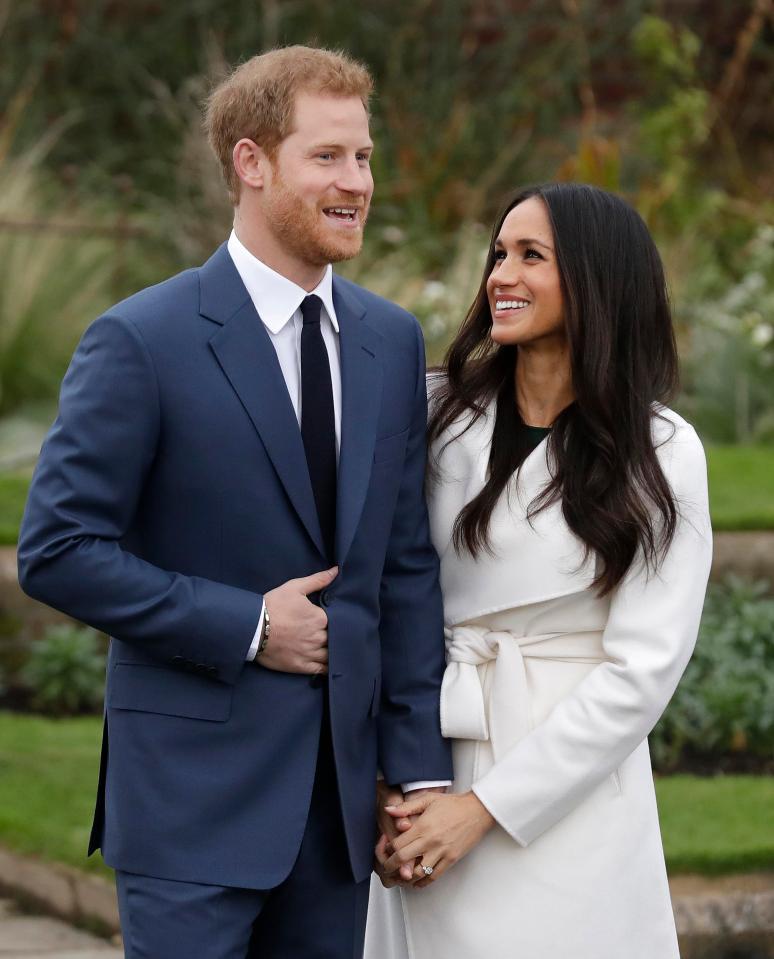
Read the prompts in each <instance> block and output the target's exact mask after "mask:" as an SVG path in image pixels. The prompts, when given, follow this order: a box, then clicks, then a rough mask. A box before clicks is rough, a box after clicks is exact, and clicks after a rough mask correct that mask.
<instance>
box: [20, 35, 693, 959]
mask: <svg viewBox="0 0 774 959" xmlns="http://www.w3.org/2000/svg"><path fill="white" fill-rule="evenodd" d="M370 92H371V80H370V77H369V75H368V73H367V71H366V70H365V69H364V68H363V67H362V66H361V65H359V64H357V63H355V62H354V61H352V60H350V59H349V58H347V57H345V56H342V55H340V54H337V53H332V52H329V51H325V50H319V49H310V48H304V47H289V48H286V49H281V50H275V51H271V52H269V53H267V54H264V55H262V56H259V57H255V58H253V59H251V60H249V61H247V62H246V63H244V64H242V65H241V66H240V67H239V68H238V69H237V70H236V71H234V73H232V74H231V76H230V77H228V78H227V79H226V80H225V81H224V82H223V83H221V84H220V85H219V86H218V87H217V88H216V89H215V91H214V92H213V94H212V95H211V97H210V99H209V102H208V106H207V117H206V124H207V130H208V134H209V139H210V142H211V144H212V146H213V148H214V150H215V153H216V155H217V157H218V159H219V161H220V163H221V166H222V168H223V173H224V176H225V180H226V183H227V186H228V189H229V192H230V195H231V198H232V201H233V203H234V229H233V232H232V234H231V236H230V238H229V239H228V242H227V243H225V244H224V245H223V246H222V247H221V248H220V249H219V250H218V251H216V253H215V254H214V255H213V257H212V258H211V259H210V260H209V261H208V262H207V263H206V264H205V265H204V266H203V267H201V268H200V269H193V270H188V271H186V272H184V273H182V274H180V275H179V276H177V277H174V278H172V279H170V280H168V281H166V282H164V283H161V284H160V285H158V286H156V287H153V288H151V289H148V290H145V291H143V292H141V293H138V294H137V295H135V296H133V297H130V298H129V299H128V300H126V301H124V302H123V303H120V304H118V305H117V306H115V307H113V308H112V309H110V310H109V311H108V312H107V313H105V314H104V315H103V316H102V317H100V318H99V319H98V320H97V321H96V322H95V323H94V324H93V325H92V326H91V327H90V328H89V329H88V330H87V331H86V333H85V334H84V337H83V339H82V341H81V343H80V345H79V347H78V349H77V351H76V353H75V356H74V358H73V361H72V364H71V366H70V369H69V371H68V373H67V376H66V377H65V380H64V383H63V385H62V392H61V400H60V408H59V415H58V418H57V420H56V423H55V424H54V426H53V428H52V430H51V432H50V434H49V436H48V438H47V440H46V442H45V444H44V447H43V450H42V452H41V457H40V461H39V464H38V467H37V470H36V473H35V477H34V480H33V484H32V488H31V491H30V497H29V502H28V505H27V509H26V513H25V518H24V522H23V528H22V534H21V538H20V543H19V567H20V580H21V582H22V585H23V586H24V588H25V590H27V591H28V592H29V593H30V594H31V595H32V596H34V597H36V598H38V599H41V600H42V601H44V602H46V603H49V604H51V605H52V606H55V607H57V608H59V609H62V610H64V611H66V612H67V613H69V614H70V615H72V616H74V617H76V618H78V619H80V620H83V621H85V622H88V623H90V624H92V625H93V626H95V627H96V628H98V629H101V630H104V631H105V632H107V633H109V634H110V635H111V636H112V640H111V644H110V655H109V663H108V679H107V689H106V709H105V726H104V739H103V752H102V762H101V770H100V785H99V793H98V803H97V809H96V815H95V819H94V826H93V832H92V839H91V846H90V848H91V849H92V850H93V849H95V848H97V847H101V849H102V852H103V855H104V857H105V860H106V861H107V862H108V864H110V865H111V866H113V867H114V868H115V870H116V882H117V888H118V896H119V907H120V912H121V922H122V928H123V935H124V945H125V950H126V955H127V957H129V959H140V957H142V959H146V957H150V959H182V957H185V959H245V957H247V956H255V957H261V959H295V957H298V959H339V957H342V959H344V957H346V959H350V957H359V956H361V955H362V953H363V942H364V936H365V932H366V910H367V907H368V900H369V887H370V885H371V881H370V876H371V871H372V864H373V855H374V842H375V839H377V838H378V842H377V844H376V869H377V872H378V874H379V876H380V877H381V879H382V882H383V883H384V885H385V886H387V887H390V888H388V889H383V888H382V886H381V885H378V884H374V886H373V888H372V889H371V915H370V919H369V927H368V937H367V943H366V955H367V957H368V959H397V957H406V956H412V957H422V959H431V957H443V959H457V957H459V959H463V957H464V959H475V957H478V956H486V957H487V959H500V957H502V959H506V957H508V959H510V957H517V959H536V957H541V959H542V957H555V959H562V957H567V959H591V957H594V959H613V957H615V959H618V957H620V956H621V955H627V956H629V957H633V959H637V957H641V959H646V957H647V959H652V957H654V956H658V957H659V959H666V957H670V956H677V944H676V939H675V933H674V925H673V921H672V917H671V910H670V905H669V894H668V888H667V883H666V876H665V871H664V863H663V855H662V852H661V845H660V838H659V831H658V821H657V814H656V808H655V801H654V795H653V786H652V780H651V775H650V766H649V761H648V752H647V744H646V736H647V734H648V732H649V730H650V729H651V727H652V726H653V724H654V723H655V722H656V720H657V719H658V716H659V714H660V713H661V711H662V710H663V708H664V706H665V705H666V703H667V701H668V699H669V697H670V695H671V693H672V692H673V690H674V688H675V685H676V683H677V681H678V679H679V677H680V674H681V672H682V670H683V668H684V666H685V664H686V661H687V659H688V657H689V655H690V652H691V648H692V646H693V643H694V641H695V637H696V632H697V626H698V621H699V615H700V611H701V606H702V600H703V595H704V588H705V583H706V579H707V574H708V567H709V560H710V533H709V521H708V516H707V500H706V478H705V467H704V460H703V454H702V449H701V446H700V444H699V442H698V440H697V438H696V436H695V434H694V432H693V430H692V429H691V427H690V426H688V425H687V424H686V423H685V422H684V421H683V420H682V419H680V417H678V416H677V415H676V414H674V413H673V412H671V411H670V410H668V409H666V408H665V407H663V406H661V405H660V402H661V400H662V399H664V398H665V397H666V396H667V395H668V394H669V392H670V390H671V389H672V388H673V386H674V381H675V376H676V356H675V345H674V338H673V333H672V326H671V320H670V316H669V310H668V306H667V301H666V296H665V292H664V279H663V275H662V269H661V264H660V261H659V258H658V254H657V253H656V251H655V248H654V247H653V244H652V241H651V239H650V237H649V235H648V233H647V231H646V228H645V226H644V225H643V223H642V221H641V220H640V219H639V217H638V216H637V215H636V214H635V213H634V212H633V211H632V210H631V209H630V208H629V207H628V206H627V205H626V204H624V203H623V202H622V201H620V200H618V199H616V198H615V197H613V196H610V195H609V194H606V193H603V192H601V191H599V190H595V189H593V188H590V187H584V186H578V185H573V184H564V185H554V186H547V187H543V188H540V189H536V190H530V191H526V192H524V193H521V194H520V195H518V196H516V197H515V198H514V199H513V200H512V201H511V202H509V203H508V204H507V206H506V208H505V209H504V211H503V213H502V215H501V216H500V217H499V218H498V220H497V223H496V225H495V230H494V237H493V243H492V246H491V248H490V251H489V257H488V261H487V265H486V270H485V274H484V277H483V279H482V284H481V288H480V290H479V292H478V295H477V297H476V300H475V302H474V304H473V306H472V307H471V309H470V311H469V313H468V315H467V318H466V319H465V321H464V323H463V324H462V327H461V329H460V332H459V333H458V334H457V336H456V338H455V340H454V342H453V344H452V346H451V349H450V351H449V354H448V358H447V361H446V363H445V366H444V370H443V374H442V375H439V376H438V377H432V378H431V380H430V392H431V408H430V425H429V438H430V451H431V454H430V458H429V463H428V472H427V477H428V492H429V505H430V510H429V517H428V512H427V509H426V506H425V497H424V489H425V472H426V456H425V437H426V432H427V398H426V385H425V369H424V350H423V343H422V337H421V333H420V330H419V327H418V325H417V323H416V321H415V320H414V319H413V318H412V317H411V316H410V315H409V314H407V313H405V312H404V311H403V310H401V309H399V308H398V307H397V306H394V305H393V304H391V303H388V302H386V301H384V300H382V299H380V298H379V297H377V296H375V295H373V294H371V293H369V292H367V291H366V290H364V289H362V288H360V287H357V286H355V285H354V284H352V283H349V282H347V281H345V280H342V279H341V278H339V277H336V276H334V275H332V271H331V267H330V264H331V263H332V262H337V261H341V260H345V259H348V258H350V257H353V256H355V255H356V254H357V253H358V251H359V249H360V246H361V242H362V236H363V227H364V224H365V220H366V217H367V214H368V208H369V203H370V200H371V194H372V191H373V179H372V175H371V171H370V154H371V150H372V142H371V139H370V136H369V129H368V100H369V95H370ZM439 555H440V567H439V562H438V556H439ZM444 626H445V629H444ZM444 635H445V638H446V643H445V644H444ZM447 659H448V666H447V665H446V660H447ZM452 752H453V764H452V755H451V754H452ZM377 769H379V770H380V771H381V774H382V776H383V779H382V780H381V781H380V782H379V783H378V786H377V787H376V792H377V817H378V823H379V825H378V830H376V831H375V827H374V789H375V782H376V780H377ZM452 780H453V785H451V781H452ZM447 790H448V791H447ZM412 887H413V888H412Z"/></svg>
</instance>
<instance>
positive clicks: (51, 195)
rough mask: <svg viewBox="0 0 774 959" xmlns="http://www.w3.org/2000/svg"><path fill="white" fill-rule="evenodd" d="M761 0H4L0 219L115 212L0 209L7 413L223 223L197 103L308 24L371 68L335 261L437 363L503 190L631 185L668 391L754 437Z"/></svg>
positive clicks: (766, 225) (761, 297)
mask: <svg viewBox="0 0 774 959" xmlns="http://www.w3.org/2000/svg"><path fill="white" fill-rule="evenodd" d="M770 8H771V2H770V0H745V2H744V3H741V4H733V5H729V4H727V3H725V2H723V0H703V2H702V3H688V4H686V3H685V2H679V0H659V2H654V0H623V2H622V0H549V2H543V0H421V2H418V3H417V2H415V0H412V2H408V0H394V2H392V3H384V2H382V0H369V2H366V3H364V4H359V5H352V4H349V3H344V2H343V0H327V2H326V3H322V2H320V0H287V2H280V0H262V2H258V0H235V2H233V3H230V4H220V3H218V2H217V0H191V2H189V3H187V4H184V5H181V4H162V3H160V2H158V0H15V2H13V3H11V2H10V0H0V42H2V45H3V57H2V58H0V194H3V195H7V196H8V197H12V196H16V197H17V200H15V201H14V203H15V205H14V206H13V210H12V215H10V214H7V213H5V212H4V210H3V209H0V220H3V219H14V218H15V219H17V220H18V219H20V218H22V217H23V216H26V217H27V218H30V217H32V218H44V217H48V218H50V219H54V220H66V221H73V220H75V221H79V222H80V223H81V224H84V223H85V224H88V223H90V222H99V223H100V224H101V225H102V226H103V227H104V226H107V227H108V229H107V231H103V234H102V235H101V236H96V235H94V234H93V233H92V234H90V233H89V231H88V230H85V231H83V232H82V233H81V234H78V235H77V236H70V237H67V238H65V239H63V238H62V236H61V235H51V236H49V235H43V236H41V234H34V235H25V234H23V233H21V232H19V231H18V230H16V231H8V230H6V229H5V228H3V227H2V226H0V247H1V248H2V249H0V254H2V259H1V260H0V262H3V264H4V267H3V268H2V269H3V270H4V276H3V281H4V283H3V293H2V294H0V414H2V413H7V412H9V411H11V410H13V409H15V408H16V407H18V406H19V405H22V404H23V403H24V402H26V401H27V400H28V399H29V398H30V397H32V396H38V397H45V396H51V395H52V393H53V391H54V388H55V387H54V384H55V383H56V382H58V380H59V378H60V377H61V374H62V371H63V368H64V366H63V363H64V359H63V358H64V357H65V356H66V355H67V353H68V352H69V350H70V349H71V347H72V343H73V341H74V337H75V336H76V335H77V332H79V331H80V330H81V329H82V328H83V327H84V326H85V325H86V323H87V322H88V320H90V319H91V318H92V317H93V316H94V315H96V314H97V313H98V312H99V311H100V310H101V309H102V308H103V307H104V305H105V302H106V299H117V298H119V297H121V296H123V295H126V294H127V293H129V292H131V290H132V289H136V288H138V287H140V286H143V285H147V284H148V283H151V282H155V281H156V280H158V279H160V278H162V277H163V276H165V275H168V274H169V273H172V272H175V270H177V269H179V268H183V267H186V266H189V265H191V264H193V263H198V262H201V261H202V260H203V259H204V258H206V256H207V255H209V253H210V252H211V251H212V250H213V249H214V247H215V246H217V245H218V244H219V243H220V242H221V241H222V239H223V238H224V236H225V235H226V233H227V230H228V227H229V223H230V210H229V208H228V204H227V202H226V196H225V192H224V190H223V189H222V186H221V183H220V178H219V173H218V171H217V168H216V165H215V162H214V160H213V158H212V157H211V155H210V153H209V150H208V148H207V145H206V143H205V142H204V138H203V136H202V132H201V121H200V105H201V102H202V99H203V98H204V96H205V95H206V92H207V90H208V88H209V87H210V85H211V83H212V81H213V80H214V79H217V78H218V77H220V76H222V75H223V73H224V72H225V70H226V69H227V66H226V65H227V64H228V63H235V62H238V61H239V60H241V59H244V58H246V57H247V56H250V55H252V54H253V53H255V52H259V51H260V50H262V49H266V48H268V47H271V46H273V45H276V44H278V43H295V42H301V43H319V44H324V45H328V46H332V47H346V49H347V50H348V51H350V52H351V53H352V54H354V55H355V56H357V57H359V58H360V59H362V60H364V61H365V62H366V63H367V64H368V65H369V66H370V68H371V69H372V71H373V73H374V75H375V79H376V91H377V93H376V96H375V99H374V103H373V121H372V128H373V135H374V139H375V141H376V144H377V149H376V152H375V154H374V161H373V166H374V174H375V178H376V184H377V188H376V194H375V199H374V205H373V208H372V215H371V221H370V223H369V230H368V236H367V241H366V247H365V250H364V252H363V254H362V255H361V256H360V257H359V258H358V259H357V260H356V261H354V262H353V263H351V264H346V265H345V266H344V268H343V272H345V273H346V274H347V275H348V276H350V277H352V278H353V279H356V280H357V281H359V282H362V283H364V284H365V285H367V286H370V287H371V288H373V289H375V290H377V291H378V292H381V293H383V294H385V295H387V296H390V297H392V298H394V299H396V300H398V301H399V302H400V303H402V304H403V305H404V306H406V307H407V308H409V309H412V310H413V311H414V312H416V313H417V315H418V316H419V317H420V319H421V320H422V321H423V324H424V326H425V329H426V332H427V335H428V348H429V354H430V358H431V359H432V360H436V359H438V358H439V356H440V354H441V352H442V349H443V347H444V346H445V344H446V343H447V342H448V341H449V338H450V337H451V335H452V333H453V331H454V330H455V329H456V327H457V326H458V324H459V323H460V321H461V320H462V318H463V316H464V314H465V312H466V310H467V307H468V305H469V302H470V300H471V298H472V296H473V293H474V292H475V289H476V287H477V284H478V278H479V277H478V273H479V270H480V268H481V263H482V262H483V256H484V251H485V248H486V243H487V237H488V234H489V224H490V223H491V221H492V219H493V216H494V212H495V210H496V208H497V207H498V206H499V204H500V201H501V199H502V197H503V195H504V194H505V193H507V192H510V191H511V190H512V189H514V188H516V187H517V186H520V185H523V184H524V183H525V182H534V181H539V180H549V179H557V178H558V179H570V178H572V179H579V180H584V181H587V182H592V183H596V184H598V185H600V186H603V187H606V188H608V189H612V190H615V191H617V192H619V193H621V194H623V195H624V196H626V197H627V198H628V199H629V200H630V201H631V202H632V203H633V204H634V205H635V206H636V207H637V208H638V209H639V210H640V211H641V213H642V214H643V216H644V217H645V218H646V220H647V222H648V223H649V225H650V226H651V228H652V230H653V232H654V234H655V236H656V239H657V242H658V243H659V246H660V249H661V250H662V254H663V257H664V260H665V263H666V266H667V270H668V274H669V279H670V284H671V286H672V290H673V298H674V307H675V316H676V320H677V324H678V333H679V339H680V346H681V353H682V355H683V357H684V361H685V377H684V379H685V384H684V392H683V395H682V396H681V398H680V400H679V403H678V406H679V408H680V409H681V410H682V411H683V412H685V413H686V415H687V416H688V417H689V418H691V419H692V420H693V421H694V422H696V423H697V425H698V426H699V428H700V430H701V431H702V433H703V434H704V435H706V436H707V437H708V438H711V439H714V440H716V441H718V442H735V441H739V440H742V441H746V442H752V441H760V442H772V440H773V439H774V373H773V372H772V364H771V355H772V346H771V340H772V338H774V336H773V334H772V310H771V308H772V302H771V298H772V289H774V254H772V235H771V224H772V222H774V213H773V210H774V203H773V202H772V200H771V187H772V179H773V178H772V174H771V171H772V169H774V164H772V162H771V161H772V159H773V158H774V150H772V146H771V143H772V138H771V133H772V132H774V130H773V128H774V115H773V114H772V112H771V110H770V103H771V99H772V93H774V26H772V18H771V16H770ZM25 177H26V178H27V179H26V180H25V179H24V178H25ZM19 178H21V181H23V182H24V184H25V185H24V186H23V187H22V186H19V185H15V184H17V183H19V182H21V181H20V180H19ZM130 225H132V226H135V227H138V228H139V229H137V230H136V231H135V233H133V234H132V235H129V234H128V232H127V227H128V226H130ZM122 237H123V238H122ZM33 249H34V253H33ZM62 250H64V251H65V252H64V253H63V252H62ZM44 278H45V280H44ZM53 317H56V320H55V321H53V320H52V318H53ZM34 344H40V349H39V350H37V351H36V349H35V347H34Z"/></svg>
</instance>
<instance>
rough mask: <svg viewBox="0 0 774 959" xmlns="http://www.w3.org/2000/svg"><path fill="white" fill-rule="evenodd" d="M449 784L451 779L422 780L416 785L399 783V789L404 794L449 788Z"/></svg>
mask: <svg viewBox="0 0 774 959" xmlns="http://www.w3.org/2000/svg"><path fill="white" fill-rule="evenodd" d="M451 784H452V781H451V779H439V780H436V779H432V780H431V779H428V780H424V779H422V780H420V781H419V782H416V783H401V784H400V788H401V789H402V790H403V792H404V794H405V793H410V792H412V791H413V790H414V789H437V788H438V787H439V786H451Z"/></svg>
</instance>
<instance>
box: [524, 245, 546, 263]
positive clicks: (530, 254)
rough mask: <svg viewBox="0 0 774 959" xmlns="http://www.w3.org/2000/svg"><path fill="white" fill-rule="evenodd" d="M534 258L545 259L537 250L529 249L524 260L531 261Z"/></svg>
mask: <svg viewBox="0 0 774 959" xmlns="http://www.w3.org/2000/svg"><path fill="white" fill-rule="evenodd" d="M532 257H537V259H538V260H542V259H543V257H542V256H541V255H540V254H539V253H538V251H537V250H533V249H532V247H529V248H528V249H526V250H525V251H524V259H525V260H527V259H530V258H532Z"/></svg>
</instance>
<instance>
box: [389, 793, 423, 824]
mask: <svg viewBox="0 0 774 959" xmlns="http://www.w3.org/2000/svg"><path fill="white" fill-rule="evenodd" d="M432 802H433V799H432V797H431V796H427V795H425V796H417V798H416V799H408V800H407V801H406V802H402V803H398V804H397V805H395V806H385V807H384V808H385V810H386V811H387V812H388V813H389V814H390V815H391V816H394V817H395V819H405V818H406V817H407V816H419V815H421V814H422V813H423V812H424V811H425V810H426V809H427V807H428V806H429V805H430V804H431V803H432Z"/></svg>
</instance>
